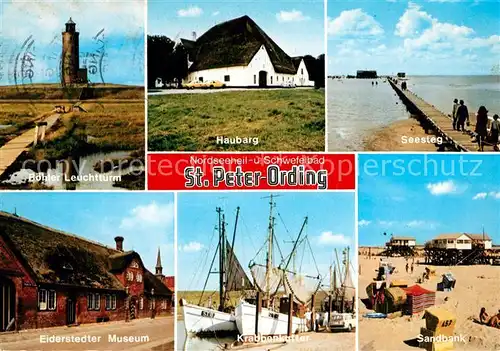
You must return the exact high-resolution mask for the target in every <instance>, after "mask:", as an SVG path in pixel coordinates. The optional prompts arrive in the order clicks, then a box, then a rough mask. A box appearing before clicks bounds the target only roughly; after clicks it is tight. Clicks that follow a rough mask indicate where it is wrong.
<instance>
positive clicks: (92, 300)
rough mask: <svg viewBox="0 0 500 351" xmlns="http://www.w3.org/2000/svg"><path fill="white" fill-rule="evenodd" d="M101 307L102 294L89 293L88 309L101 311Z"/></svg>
mask: <svg viewBox="0 0 500 351" xmlns="http://www.w3.org/2000/svg"><path fill="white" fill-rule="evenodd" d="M100 309H101V295H99V294H96V293H89V294H88V296H87V310H89V311H99V310H100Z"/></svg>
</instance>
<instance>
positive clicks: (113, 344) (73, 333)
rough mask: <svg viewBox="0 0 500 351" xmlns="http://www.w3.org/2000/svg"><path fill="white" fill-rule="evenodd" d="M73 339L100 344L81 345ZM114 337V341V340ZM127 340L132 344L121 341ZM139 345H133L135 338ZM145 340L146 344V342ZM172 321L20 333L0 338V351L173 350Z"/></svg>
mask: <svg viewBox="0 0 500 351" xmlns="http://www.w3.org/2000/svg"><path fill="white" fill-rule="evenodd" d="M48 337H63V338H73V341H70V342H67V340H63V341H65V342H44V341H47V340H52V339H47V338H48ZM77 337H80V338H82V337H87V339H89V338H94V340H97V339H99V338H100V341H98V342H97V341H96V342H82V341H81V340H78V339H77ZM115 337H116V338H115ZM122 337H129V338H131V339H132V341H125V340H123V339H121V338H122ZM136 337H137V338H139V339H140V338H143V339H144V340H143V341H135V340H134V339H135V338H136ZM146 339H147V340H146ZM173 340H174V317H173V316H169V317H157V318H155V319H150V318H143V319H134V320H132V321H130V322H129V323H126V322H124V321H120V322H108V323H98V324H82V325H80V326H77V327H54V328H46V329H35V330H24V331H21V332H19V333H5V334H0V349H2V350H5V351H10V350H51V351H52V350H127V351H143V350H155V351H168V350H173V345H172V342H173ZM52 341H54V340H52Z"/></svg>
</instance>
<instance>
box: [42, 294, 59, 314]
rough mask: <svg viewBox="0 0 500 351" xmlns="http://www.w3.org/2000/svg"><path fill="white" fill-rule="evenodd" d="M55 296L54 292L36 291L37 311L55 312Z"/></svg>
mask: <svg viewBox="0 0 500 351" xmlns="http://www.w3.org/2000/svg"><path fill="white" fill-rule="evenodd" d="M56 306H57V296H56V292H55V291H54V290H48V291H47V290H45V289H40V290H39V291H38V309H39V310H40V311H47V310H49V311H55V309H56Z"/></svg>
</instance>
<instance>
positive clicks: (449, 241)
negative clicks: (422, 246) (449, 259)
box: [448, 240, 461, 244]
mask: <svg viewBox="0 0 500 351" xmlns="http://www.w3.org/2000/svg"><path fill="white" fill-rule="evenodd" d="M459 241H461V240H459ZM448 244H453V240H448Z"/></svg>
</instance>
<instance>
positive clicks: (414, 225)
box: [406, 220, 425, 228]
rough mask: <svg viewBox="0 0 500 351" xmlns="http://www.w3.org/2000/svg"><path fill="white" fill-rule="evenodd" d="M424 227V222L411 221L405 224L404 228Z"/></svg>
mask: <svg viewBox="0 0 500 351" xmlns="http://www.w3.org/2000/svg"><path fill="white" fill-rule="evenodd" d="M424 225H425V221H421V220H413V221H410V222H408V223H406V226H407V227H410V228H415V227H422V226H424Z"/></svg>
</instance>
